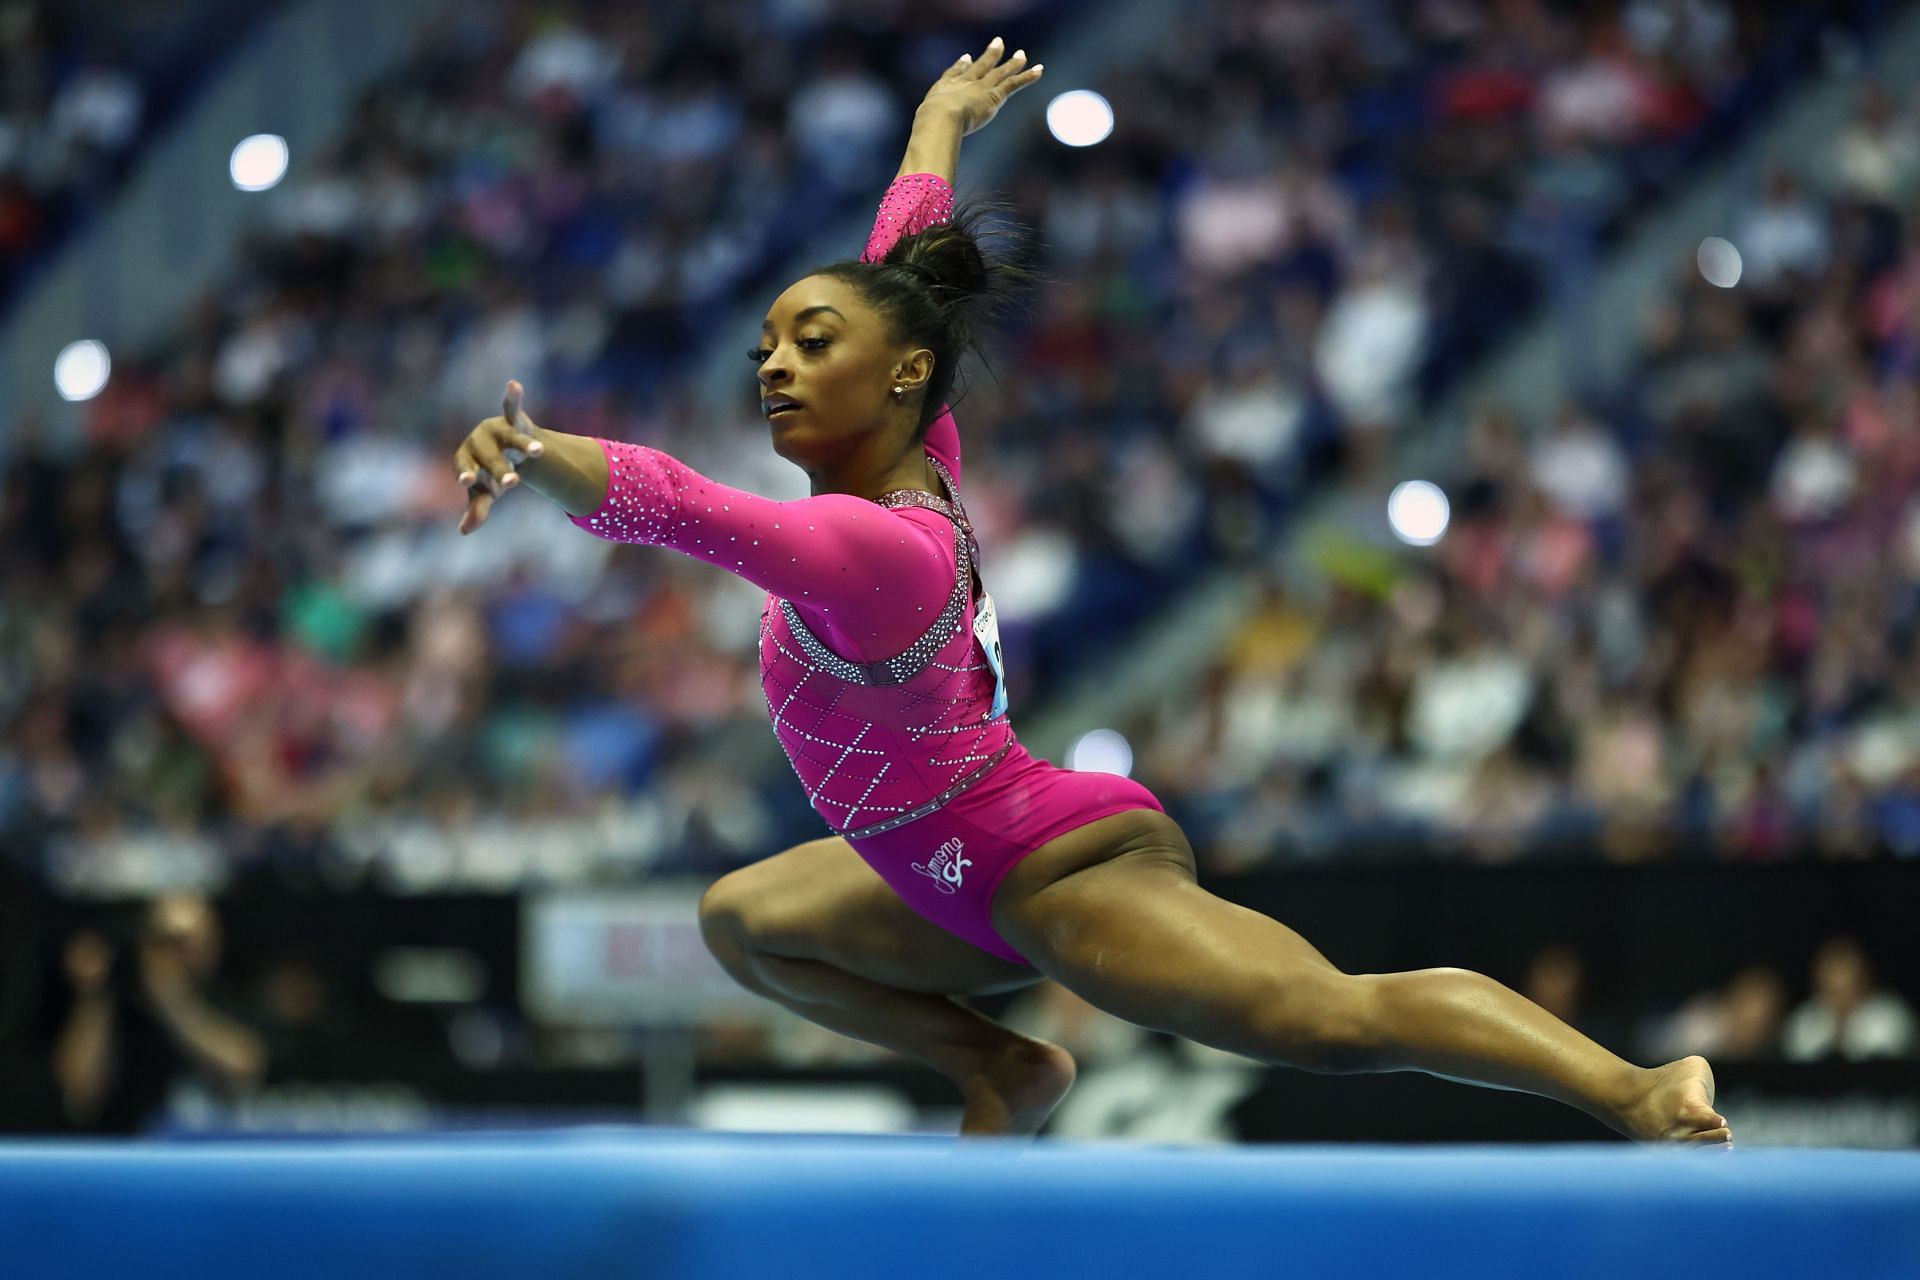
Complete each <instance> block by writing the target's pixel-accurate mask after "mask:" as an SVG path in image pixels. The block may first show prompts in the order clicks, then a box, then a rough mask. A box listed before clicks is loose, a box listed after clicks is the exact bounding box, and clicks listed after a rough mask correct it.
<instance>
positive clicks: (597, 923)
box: [520, 881, 777, 1026]
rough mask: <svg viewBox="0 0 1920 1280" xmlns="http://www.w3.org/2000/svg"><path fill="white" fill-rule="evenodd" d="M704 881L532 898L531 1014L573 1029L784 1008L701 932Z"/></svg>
mask: <svg viewBox="0 0 1920 1280" xmlns="http://www.w3.org/2000/svg"><path fill="white" fill-rule="evenodd" d="M705 888H706V885H705V883H704V882H695V881H687V882H674V881H662V882H660V883H658V884H653V885H649V886H648V887H646V888H644V889H633V890H619V891H613V892H596V891H589V890H579V889H566V890H553V891H548V892H544V893H534V894H528V895H527V896H526V898H525V899H524V900H523V904H522V908H521V931H520V947H521V966H520V973H521V985H522V992H521V994H522V998H523V1000H524V1003H525V1005H526V1008H527V1010H528V1011H529V1012H530V1013H532V1014H533V1015H534V1016H535V1017H536V1018H539V1019H540V1020H541V1021H544V1022H555V1023H564V1024H570V1025H574V1026H596V1025H599V1026H611V1025H617V1026H634V1025H640V1026H684V1025H688V1024H693V1023H702V1022H712V1021H716V1020H719V1019H724V1018H752V1019H756V1020H758V1019H764V1018H767V1017H769V1016H772V1015H773V1014H774V1013H775V1012H776V1011H777V1006H775V1005H774V1004H772V1003H771V1002H770V1001H767V1000H763V999H761V998H760V997H759V996H756V995H754V994H753V993H752V992H750V991H748V990H746V988H744V987H742V986H741V985H740V984H739V983H737V982H735V981H734V980H733V977H732V975H730V974H728V973H727V971H726V970H725V969H722V968H721V967H720V962H719V961H717V960H715V959H714V958H713V954H712V953H711V952H709V951H708V950H707V946H706V942H705V941H704V940H703V939H702V938H701V936H700V919H699V906H700V895H701V893H702V892H703V891H704V890H705Z"/></svg>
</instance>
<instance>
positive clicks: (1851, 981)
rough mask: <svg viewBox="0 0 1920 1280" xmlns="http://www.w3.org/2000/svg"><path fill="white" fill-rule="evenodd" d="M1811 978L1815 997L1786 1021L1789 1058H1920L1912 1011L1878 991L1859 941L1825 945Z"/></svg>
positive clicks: (1840, 939)
mask: <svg viewBox="0 0 1920 1280" xmlns="http://www.w3.org/2000/svg"><path fill="white" fill-rule="evenodd" d="M1811 980H1812V986H1813V992H1812V994H1811V995H1809V996H1808V997H1807V1000H1806V1002H1805V1003H1803V1004H1802V1005H1800V1007H1799V1008H1797V1009H1795V1010H1794V1011H1793V1015H1792V1016H1791V1017H1790V1018H1788V1019H1787V1026H1786V1038H1785V1048H1786V1054H1787V1057H1788V1058H1790V1059H1791V1060H1793V1061H1795V1062H1813V1061H1817V1060H1819V1059H1821V1058H1830V1057H1840V1058H1845V1059H1846V1060H1847V1061H1849V1062H1858V1061H1860V1060H1862V1059H1865V1058H1909V1057H1913V1056H1915V1055H1916V1054H1920V1031H1916V1026H1915V1020H1914V1014H1913V1007H1912V1006H1911V1005H1909V1004H1908V1003H1907V1002H1906V1001H1905V1000H1903V999H1902V998H1901V997H1900V996H1899V995H1898V994H1896V993H1895V992H1893V991H1889V990H1886V989H1885V988H1881V987H1878V985H1877V984H1876V982H1875V979H1874V974H1873V966H1872V964H1871V962H1869V961H1868V959H1867V953H1866V951H1865V950H1864V949H1863V948H1862V947H1861V946H1860V944H1859V942H1858V941H1856V940H1855V939H1853V938H1849V937H1844V936H1842V937H1835V938H1829V939H1828V940H1827V941H1826V942H1824V943H1822V944H1821V946H1820V949H1819V950H1818V951H1817V952H1815V953H1814V957H1813V966H1812V972H1811Z"/></svg>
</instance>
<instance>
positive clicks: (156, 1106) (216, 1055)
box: [54, 894, 267, 1133]
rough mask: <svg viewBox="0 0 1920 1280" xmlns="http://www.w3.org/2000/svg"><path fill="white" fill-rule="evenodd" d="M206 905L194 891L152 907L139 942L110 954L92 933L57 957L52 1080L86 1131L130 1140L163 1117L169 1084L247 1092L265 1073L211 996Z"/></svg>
mask: <svg viewBox="0 0 1920 1280" xmlns="http://www.w3.org/2000/svg"><path fill="white" fill-rule="evenodd" d="M220 954H221V931H220V923H219V920H218V918H217V917H216V916H215V914H214V912H213V909H212V907H211V906H210V905H209V904H208V903H207V901H206V900H205V899H203V898H200V897H198V896H197V895H192V894H169V895H166V896H163V897H160V898H157V899H155V900H154V901H153V902H152V903H151V904H149V906H148V908H147V910H146V913H145V916H144V918H143V921H142V926H141V930H140V933H139V936H138V938H137V940H136V941H135V942H134V943H133V945H132V946H130V947H127V948H124V949H122V950H120V951H118V952H117V953H116V950H115V948H114V947H113V946H111V945H110V944H109V943H108V942H107V940H106V939H105V938H104V937H103V936H102V935H100V934H99V933H96V932H94V931H92V930H81V931H79V932H76V933H75V934H74V935H73V936H72V937H71V938H70V939H69V940H68V941H67V944H66V946H65V949H64V951H63V955H62V959H63V961H64V976H65V978H66V980H67V982H68V984H69V985H70V995H69V999H68V1002H67V1009H66V1011H65V1013H64V1014H63V1015H62V1017H61V1020H60V1030H59V1032H58V1033H57V1036H56V1038H55V1046H54V1074H55V1077H56V1079H57V1081H58V1084H59V1088H60V1092H61V1096H62V1098H63V1100H64V1102H65V1104H66V1108H67V1111H68V1114H69V1115H70V1116H71V1117H72V1118H73V1120H74V1121H75V1123H76V1124H78V1125H80V1126H81V1127H83V1128H86V1129H89V1130H93V1131H98V1132H107V1133H136V1132H139V1131H140V1130H141V1129H143V1128H145V1127H146V1126H147V1125H148V1124H150V1123H151V1122H153V1121H154V1120H155V1119H156V1118H157V1117H158V1116H159V1115H160V1114H161V1112H162V1111H163V1110H164V1108H165V1106H166V1104H167V1098H168V1095H169V1093H170V1092H171V1090H172V1088H173V1086H174V1084H175V1083H176V1081H179V1080H184V1079H197V1080H200V1081H201V1082H203V1083H206V1084H208V1085H211V1086H212V1087H213V1088H215V1089H217V1090H219V1091H220V1092H223V1093H232V1092H238V1091H244V1090H246V1089H247V1088H249V1087H251V1086H252V1085H254V1084H256V1083H258V1082H259V1080H260V1079H261V1078H262V1076H263V1075H264V1073H265V1071H266V1065H267V1059H266V1046H265V1044H264V1043H263V1042H262V1041H261V1039H260V1037H259V1036H258V1035H256V1034H255V1033H254V1032H253V1031H252V1030H251V1029H249V1028H248V1027H247V1026H245V1025H244V1024H242V1023H240V1022H239V1021H237V1020H235V1019H234V1018H233V1017H231V1016H230V1015H228V1014H227V1013H225V1012H223V1011H222V1010H221V1009H220V1008H218V1007H217V1006H216V1005H215V1003H214V1002H213V1000H212V998H211V997H210V996H209V994H208V986H209V983H210V981H211V979H212V978H213V977H214V975H215V973H216V971H217V969H218V966H219V961H220Z"/></svg>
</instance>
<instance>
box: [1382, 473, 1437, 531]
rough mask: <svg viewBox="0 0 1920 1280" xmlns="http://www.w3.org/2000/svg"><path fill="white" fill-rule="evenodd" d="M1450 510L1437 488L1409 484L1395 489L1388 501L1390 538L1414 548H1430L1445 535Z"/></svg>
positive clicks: (1416, 483) (1422, 481)
mask: <svg viewBox="0 0 1920 1280" xmlns="http://www.w3.org/2000/svg"><path fill="white" fill-rule="evenodd" d="M1449 511H1450V508H1449V507H1448V506H1447V495H1446V494H1444V493H1442V492H1440V486H1439V485H1436V484H1432V483H1429V482H1428V481H1425V480H1408V481H1405V482H1404V483H1401V484H1398V485H1395V486H1394V489H1393V493H1392V495H1391V496H1390V497H1388V499H1387V523H1388V524H1390V525H1392V526H1393V536H1394V537H1396V538H1398V539H1400V541H1402V542H1407V543H1411V544H1412V545H1414V546H1416V547H1430V546H1432V545H1433V544H1434V543H1436V542H1438V541H1440V539H1441V538H1442V537H1443V536H1445V534H1446V532H1447V519H1448V514H1449Z"/></svg>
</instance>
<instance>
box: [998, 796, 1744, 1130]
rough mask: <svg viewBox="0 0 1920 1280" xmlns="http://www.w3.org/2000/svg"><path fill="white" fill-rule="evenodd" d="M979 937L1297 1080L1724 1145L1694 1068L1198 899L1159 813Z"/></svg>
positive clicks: (1065, 852) (1707, 1081)
mask: <svg viewBox="0 0 1920 1280" xmlns="http://www.w3.org/2000/svg"><path fill="white" fill-rule="evenodd" d="M993 920H994V926H995V928H997V929H998V930H999V932H1000V936H1001V937H1003V938H1005V939H1006V940H1007V942H1008V943H1009V944H1011V945H1012V946H1013V947H1014V948H1015V949H1016V950H1018V951H1019V952H1020V953H1021V954H1022V955H1024V956H1026V957H1027V958H1028V959H1029V960H1031V961H1032V962H1033V964H1034V966H1035V967H1036V968H1038V969H1039V970H1040V971H1041V972H1042V973H1044V974H1046V975H1047V976H1048V977H1050V978H1053V979H1054V980H1056V981H1058V982H1060V983H1061V984H1062V985H1063V986H1066V987H1068V988H1069V989H1071V990H1073V991H1074V992H1076V993H1078V994H1079V995H1080V996H1082V997H1083V998H1085V999H1086V1000H1087V1001H1089V1002H1090V1003H1092V1004H1094V1005H1096V1006H1098V1007H1100V1008H1102V1009H1105V1010H1107V1011H1108V1012H1109V1013H1112V1014H1115V1015H1116V1016H1118V1017H1122V1018H1125V1019H1127V1020H1128V1021H1130V1022H1134V1023H1137V1024H1139V1025H1141V1026H1144V1027H1149V1028H1152V1029H1154V1030H1158V1031H1166V1032H1171V1033H1173V1034H1175V1035H1180V1036H1184V1037H1186V1038H1188V1039H1190V1040H1195V1041H1198V1042H1200V1043H1202V1044H1206V1045H1211V1046H1213V1047H1215V1048H1220V1049H1225V1050H1228V1051H1229V1052H1232V1053H1239V1054H1244V1055H1246V1056H1247V1057H1251V1058H1255V1059H1258V1060H1261V1061H1265V1062H1276V1063H1286V1064H1289V1065H1292V1066H1297V1067H1303V1068H1305V1069H1307V1070H1311V1071H1322V1072H1340V1073H1344V1072H1363V1071H1403V1070H1415V1071H1424V1072H1428V1073H1429V1074H1433V1075H1441V1076H1446V1077H1448V1078H1450V1079H1456V1080H1463V1081H1466V1082H1469V1083H1474V1084H1484V1085H1491V1086H1495V1087H1499V1088H1507V1089H1517V1090H1523V1091H1525V1092H1528V1093H1537V1094H1542V1095H1544V1096H1546V1097H1550V1098H1557V1099H1559V1100H1560V1101H1562V1102H1566V1103H1569V1104H1571V1105H1573V1106H1576V1107H1579V1108H1580V1109H1581V1110H1583V1111H1585V1112H1587V1113H1588V1114H1589V1115H1592V1116H1594V1117H1595V1118H1597V1119H1599V1120H1600V1121H1602V1122H1603V1123H1605V1124H1607V1125H1609V1126H1611V1127H1612V1128H1614V1129H1615V1130H1617V1131H1619V1132H1621V1133H1624V1134H1627V1135H1628V1136H1630V1137H1633V1138H1636V1139H1641V1140H1645V1141H1652V1140H1656V1139H1663V1138H1667V1139H1683V1140H1688V1141H1694V1142H1702V1143H1721V1142H1728V1141H1730V1140H1731V1133H1730V1132H1729V1130H1728V1128H1727V1123H1726V1120H1725V1118H1724V1117H1723V1116H1721V1115H1720V1114H1719V1113H1718V1112H1716V1111H1715V1110H1714V1109H1713V1073H1712V1071H1711V1070H1710V1069H1709V1068H1708V1066H1707V1062H1706V1060H1705V1059H1704V1058H1697V1057H1696V1058H1682V1059H1680V1060H1679V1061H1677V1062H1671V1063H1668V1064H1667V1065H1666V1066H1663V1067H1657V1068H1651V1069H1649V1068H1642V1067H1637V1066H1634V1065H1633V1064H1631V1063H1629V1062H1626V1061H1624V1060H1622V1059H1620V1058H1618V1057H1616V1056H1615V1055H1614V1054H1612V1053H1610V1052H1608V1051H1607V1050H1606V1049H1604V1048H1602V1047H1601V1046H1600V1045H1598V1044H1596V1043H1594V1042H1593V1041H1592V1040H1590V1039H1588V1038H1587V1037H1586V1036H1584V1035H1582V1034H1580V1032H1578V1031H1576V1030H1574V1029H1573V1028H1572V1027H1570V1026H1568V1025H1567V1024H1566V1023H1564V1022H1562V1021H1560V1020H1559V1019H1558V1018H1556V1017H1554V1016H1553V1015H1552V1014H1550V1013H1548V1012H1547V1011H1546V1010H1544V1009H1542V1008H1541V1007H1540V1006H1539V1005H1536V1004H1534V1003H1533V1002H1532V1001H1531V1000H1528V999H1527V998H1526V997H1524V996H1522V995H1520V994H1519V993H1517V992H1515V991H1513V990H1511V989H1509V988H1507V987H1505V986H1502V985H1501V984H1500V983H1498V982H1495V981H1494V980H1493V979H1491V978H1488V977H1485V976H1483V975H1481V974H1478V973H1471V972H1468V971H1467V970H1464V969H1421V970H1417V971H1414V972H1410V973H1373V974H1346V973H1342V972H1341V971H1340V970H1339V969H1337V968H1335V967H1334V965H1333V964H1332V963H1330V962H1329V961H1328V960H1327V959H1326V957H1325V956H1323V955H1321V954H1320V953H1319V952H1318V951H1317V950H1315V949H1314V948H1313V946H1312V945H1310V944H1309V943H1308V942H1307V941H1306V939H1304V938H1302V937H1301V936H1300V935H1299V934H1297V933H1295V932H1294V931H1293V930H1291V929H1289V928H1287V927H1286V926H1285V925H1283V924H1281V923H1279V922H1278V921H1276V920H1272V919H1270V918H1268V917H1267V916H1264V915H1261V914H1260V913H1259V912H1257V911H1250V910H1248V909H1247V908H1245V907H1241V906H1237V905H1235V904H1233V903H1230V902H1227V901H1225V900H1224V899H1221V898H1217V897H1215V896H1214V895H1213V894H1211V893H1208V892H1207V891H1206V890H1204V889H1202V888H1201V887H1200V886H1199V885H1198V884H1197V883H1196V882H1195V880H1194V864H1193V851H1192V849H1191V847H1190V846H1189V845H1188V844H1187V839H1186V836H1185V835H1184V834H1183V833H1182V832H1181V831H1180V828H1179V827H1178V825H1176V824H1175V823H1174V822H1173V821H1172V820H1171V819H1170V818H1168V817H1167V816H1166V815H1165V814H1163V813H1160V812H1157V811H1155V810H1151V809H1140V810H1133V811H1129V812H1127V813H1122V814H1116V815H1114V816H1112V817H1108V818H1102V819H1100V820H1099V821H1097V822H1094V823H1090V824H1088V825H1087V826H1085V827H1081V828H1078V829H1077V830H1075V831H1072V832H1069V833H1068V834H1067V835H1065V836H1062V837H1060V838H1059V839H1057V840H1055V841H1052V842H1050V843H1049V844H1047V845H1045V846H1043V847H1042V848H1041V849H1040V850H1038V851H1036V853H1034V854H1033V855H1032V856H1030V857H1028V858H1027V859H1026V860H1025V861H1023V862H1022V863H1021V864H1020V865H1019V866H1016V867H1015V868H1014V869H1013V870H1012V871H1011V872H1010V873H1009V874H1008V876H1007V878H1006V879H1005V880H1003V881H1002V882H1001V885H1000V889H999V892H998V893H997V894H996V895H995V900H994V904H993Z"/></svg>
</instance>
